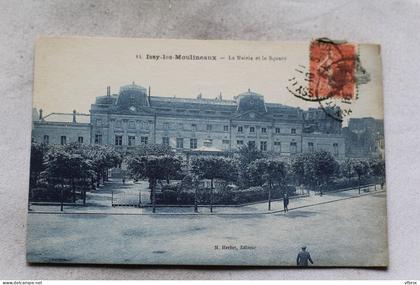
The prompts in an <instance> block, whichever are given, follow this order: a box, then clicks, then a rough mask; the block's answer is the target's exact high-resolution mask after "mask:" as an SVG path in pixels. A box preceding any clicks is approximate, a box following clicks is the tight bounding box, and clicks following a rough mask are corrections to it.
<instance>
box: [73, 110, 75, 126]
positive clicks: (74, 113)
mask: <svg viewBox="0 0 420 285" xmlns="http://www.w3.org/2000/svg"><path fill="white" fill-rule="evenodd" d="M73 123H76V110H73Z"/></svg>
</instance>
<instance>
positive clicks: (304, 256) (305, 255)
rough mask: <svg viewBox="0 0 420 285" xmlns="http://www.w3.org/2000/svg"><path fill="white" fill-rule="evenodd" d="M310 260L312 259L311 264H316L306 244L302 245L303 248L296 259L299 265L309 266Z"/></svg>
mask: <svg viewBox="0 0 420 285" xmlns="http://www.w3.org/2000/svg"><path fill="white" fill-rule="evenodd" d="M308 261H310V262H311V264H314V262H313V261H312V258H311V255H310V254H309V252H307V251H306V246H302V250H301V251H300V252H299V253H298V256H297V259H296V263H297V266H301V267H306V266H308Z"/></svg>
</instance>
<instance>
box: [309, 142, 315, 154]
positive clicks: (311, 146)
mask: <svg viewBox="0 0 420 285" xmlns="http://www.w3.org/2000/svg"><path fill="white" fill-rule="evenodd" d="M308 150H309V152H314V151H315V149H314V143H313V142H308Z"/></svg>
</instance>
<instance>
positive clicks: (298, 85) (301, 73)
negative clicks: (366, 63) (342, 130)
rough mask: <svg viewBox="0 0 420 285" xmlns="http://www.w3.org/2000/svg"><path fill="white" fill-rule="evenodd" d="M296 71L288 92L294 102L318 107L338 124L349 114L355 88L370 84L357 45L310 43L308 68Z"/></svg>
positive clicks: (354, 98)
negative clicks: (307, 103) (296, 99)
mask: <svg viewBox="0 0 420 285" xmlns="http://www.w3.org/2000/svg"><path fill="white" fill-rule="evenodd" d="M295 71H296V73H295V76H294V77H292V78H290V79H289V84H288V86H287V87H286V88H287V90H288V91H289V92H290V93H291V94H292V95H293V96H295V97H297V98H300V99H302V100H305V101H311V102H315V103H317V104H319V106H320V107H321V108H322V109H323V110H324V111H325V112H326V114H327V115H328V116H330V117H333V118H334V119H336V120H339V121H342V120H343V118H344V117H345V116H347V115H350V114H351V113H352V110H351V104H352V103H353V102H354V101H356V100H357V99H358V85H359V84H364V83H367V82H368V81H369V80H370V78H369V74H367V72H366V70H364V68H363V67H362V65H361V63H360V58H359V55H358V48H357V45H356V44H352V43H347V42H343V41H341V42H339V41H332V40H329V39H317V40H314V41H312V42H311V44H310V51H309V66H308V67H307V66H305V65H299V66H298V67H297V68H295Z"/></svg>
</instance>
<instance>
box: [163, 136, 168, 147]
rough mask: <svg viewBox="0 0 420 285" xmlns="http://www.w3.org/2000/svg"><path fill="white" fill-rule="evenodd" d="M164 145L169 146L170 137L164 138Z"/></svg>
mask: <svg viewBox="0 0 420 285" xmlns="http://www.w3.org/2000/svg"><path fill="white" fill-rule="evenodd" d="M162 144H163V145H169V138H168V137H162Z"/></svg>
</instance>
